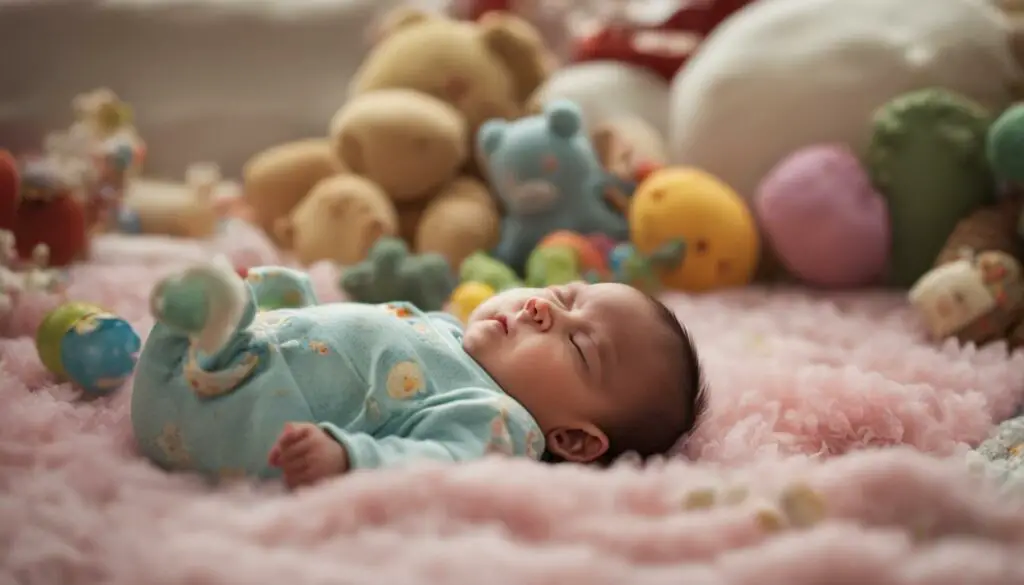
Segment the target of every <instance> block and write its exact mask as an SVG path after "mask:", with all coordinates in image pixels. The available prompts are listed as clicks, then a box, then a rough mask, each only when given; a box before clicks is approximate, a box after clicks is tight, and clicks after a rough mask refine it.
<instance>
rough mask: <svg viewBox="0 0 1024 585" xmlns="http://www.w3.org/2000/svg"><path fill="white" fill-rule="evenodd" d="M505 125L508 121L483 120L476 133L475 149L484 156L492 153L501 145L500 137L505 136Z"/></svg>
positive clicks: (506, 125)
mask: <svg viewBox="0 0 1024 585" xmlns="http://www.w3.org/2000/svg"><path fill="white" fill-rule="evenodd" d="M507 127H508V122H506V121H505V120H499V119H493V120H488V121H486V122H484V123H483V125H482V126H480V130H478V131H477V133H476V146H477V150H479V151H480V153H481V154H482V155H483V156H485V157H488V156H491V155H492V154H494V151H495V150H498V147H499V146H501V139H502V138H504V137H505V129H506V128H507Z"/></svg>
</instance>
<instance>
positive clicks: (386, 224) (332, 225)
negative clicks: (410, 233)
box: [275, 174, 398, 265]
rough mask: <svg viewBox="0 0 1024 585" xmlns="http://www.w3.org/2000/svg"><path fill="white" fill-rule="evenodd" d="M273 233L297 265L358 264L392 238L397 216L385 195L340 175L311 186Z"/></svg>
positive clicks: (370, 185) (360, 180)
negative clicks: (378, 244)
mask: <svg viewBox="0 0 1024 585" xmlns="http://www.w3.org/2000/svg"><path fill="white" fill-rule="evenodd" d="M275 232H276V235H277V237H278V240H280V241H281V242H282V243H283V244H284V246H285V247H286V248H288V249H290V250H291V251H292V252H293V253H294V254H295V258H296V259H297V260H298V261H299V262H301V263H302V264H306V265H308V264H313V263H314V262H318V261H320V260H330V261H332V262H335V263H337V264H342V265H351V264H356V263H358V262H361V261H362V260H363V259H365V258H366V255H367V254H368V253H369V252H370V248H371V247H372V246H373V244H374V243H375V242H376V241H377V240H378V239H379V238H381V237H383V236H394V235H395V234H397V233H398V215H397V213H396V212H395V206H394V204H392V203H391V200H390V199H389V198H388V195H387V193H385V192H384V190H383V189H381V188H380V186H379V185H377V184H376V183H374V182H373V181H370V180H368V179H364V178H362V177H359V176H356V175H351V174H343V175H335V176H333V177H330V178H327V179H324V180H323V181H320V182H319V183H317V184H316V185H315V186H314V187H313V189H312V190H311V191H310V192H309V194H308V195H306V197H305V198H303V200H302V201H301V202H299V204H298V205H296V206H295V208H294V209H292V211H291V213H290V214H289V215H288V216H287V217H284V218H280V219H278V220H277V225H276V227H275Z"/></svg>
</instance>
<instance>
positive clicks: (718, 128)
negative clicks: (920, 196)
mask: <svg viewBox="0 0 1024 585" xmlns="http://www.w3.org/2000/svg"><path fill="white" fill-rule="evenodd" d="M1014 35H1015V33H1014V27H1012V26H1009V25H1008V23H1007V20H1006V17H1005V15H1003V14H1002V13H1000V11H999V10H998V8H996V7H995V6H993V5H992V3H990V2H977V1H975V0H936V1H934V2H929V4H928V13H927V17H923V16H922V13H921V11H920V8H919V7H918V6H917V5H916V4H914V3H909V2H893V1H892V0H858V1H857V2H847V1H846V0H811V1H808V0H771V1H766V2H753V3H751V4H749V5H748V6H746V7H745V8H743V9H742V10H741V11H738V12H736V13H734V14H733V15H732V16H731V17H730V18H729V19H728V20H727V21H726V22H724V23H723V24H722V25H721V26H719V27H718V28H717V29H716V30H715V31H714V33H713V34H712V35H711V36H710V37H708V39H707V41H706V42H705V43H704V44H702V45H701V48H700V50H699V51H698V52H697V54H696V55H695V56H694V57H693V58H692V59H691V60H690V61H689V62H688V63H687V65H686V67H684V68H683V69H682V70H681V71H680V72H679V74H678V75H677V76H676V77H675V79H674V81H673V84H672V88H671V92H672V94H671V105H670V108H669V111H670V112H671V122H670V123H669V124H668V143H669V145H668V148H669V154H670V157H669V160H670V162H672V163H675V164H686V165H689V166H693V167H696V168H699V169H702V170H704V171H706V172H708V173H710V174H712V175H714V176H716V177H718V178H719V179H721V180H722V181H723V182H725V183H726V184H727V185H729V186H730V187H731V188H732V189H734V190H735V191H736V192H737V193H738V194H739V195H740V196H741V197H743V198H744V200H746V201H751V200H752V198H753V197H754V196H755V194H756V192H757V187H758V185H760V184H761V182H762V180H763V179H764V178H765V177H766V176H767V175H768V173H769V172H770V171H771V170H772V169H773V168H775V167H776V165H778V164H779V163H780V162H781V161H782V160H783V159H784V158H786V157H787V156H789V155H791V154H793V153H794V152H796V151H797V150H799V149H801V148H804V147H807V146H809V145H815V144H841V145H844V146H846V147H847V148H849V149H850V150H851V151H853V152H855V153H858V154H861V153H864V152H865V151H866V150H867V148H868V146H869V143H870V142H871V139H872V133H873V129H872V119H873V117H874V115H875V112H876V111H877V110H878V108H880V107H882V106H885V105H886V104H887V103H889V102H891V101H892V100H894V99H895V98H898V97H899V96H901V95H906V94H908V93H909V92H915V91H918V90H921V89H926V88H930V87H935V86H939V87H942V88H944V89H945V90H946V91H947V92H950V93H953V94H957V95H961V96H963V97H964V98H966V99H969V100H972V101H974V102H977V103H978V104H980V105H981V106H982V107H984V108H986V109H988V110H989V111H991V112H999V111H1002V110H1003V109H1005V108H1006V107H1008V106H1009V105H1010V104H1011V103H1012V102H1013V100H1014V94H1015V93H1016V92H1017V91H1018V90H1019V88H1020V87H1021V81H1024V70H1022V68H1021V67H1020V65H1019V63H1018V62H1017V59H1016V57H1015V49H1014V47H1019V46H1020V43H1019V40H1020V39H1019V36H1017V37H1015V36H1014ZM1015 39H1016V40H1015ZM808 71H814V72H817V73H816V74H813V75H808V73H807V72H808ZM737 111H744V112H746V114H747V115H745V117H744V122H743V124H736V112H737ZM943 141H944V142H945V141H946V140H945V139H943ZM935 160H936V161H938V160H942V158H941V157H938V158H936V159H935ZM935 164H940V163H938V162H936V163H935ZM865 166H867V167H870V166H871V165H870V164H867V163H866V162H865ZM957 166H962V163H957ZM944 172H945V171H944ZM876 188H877V189H878V190H879V191H881V192H882V195H884V196H886V198H887V199H888V198H889V197H890V196H889V195H888V194H887V193H885V192H884V191H885V190H884V189H882V188H881V187H880V186H878V185H876ZM946 189H948V188H943V191H941V192H942V193H944V192H945V191H946ZM970 189H971V190H973V189H974V187H971V188H970ZM932 197H934V196H933V195H928V198H929V199H931V198H932ZM890 205H892V204H891V203H890ZM944 205H945V204H943V206H944ZM918 210H919V211H920V212H921V213H930V212H929V211H927V210H925V209H923V208H919V209H918ZM904 215H905V212H904V211H902V210H898V209H890V216H891V221H892V237H893V262H894V263H895V264H896V265H897V266H902V265H903V263H904V262H907V260H905V259H904V257H903V254H904V253H905V252H903V251H899V250H898V249H905V248H906V243H907V242H909V241H910V239H911V238H912V237H913V235H912V234H909V233H907V232H903V231H902V224H903V221H904V219H903V216H904ZM926 217H927V216H922V217H921V219H922V220H924V221H927V219H926ZM936 225H938V224H936ZM950 228H951V226H950V225H945V226H941V228H940V229H939V230H938V231H941V229H944V230H946V234H947V235H948V230H949V229H950ZM940 245H941V244H940ZM920 248H921V249H922V252H921V257H922V258H924V257H926V256H927V254H925V253H924V252H923V250H925V249H930V250H931V253H932V258H931V259H932V260H933V259H934V254H935V253H937V249H936V248H935V247H933V246H931V245H924V244H922V245H921V246H920ZM772 256H773V254H772V251H771V249H770V247H768V246H766V249H765V250H764V253H762V259H764V260H769V259H771V257H772ZM929 262H930V260H928V261H925V260H923V259H922V260H921V264H916V263H915V268H914V269H910V268H909V267H904V268H900V269H897V270H896V271H894V272H897V273H900V274H898V275H897V276H898V278H895V279H894V280H893V282H894V283H896V282H900V283H902V284H903V285H904V286H906V285H909V284H910V283H912V282H913V273H915V272H916V273H917V274H918V275H919V274H920V271H921V269H927V267H928V266H929Z"/></svg>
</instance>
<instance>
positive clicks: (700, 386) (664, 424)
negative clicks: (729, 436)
mask: <svg viewBox="0 0 1024 585" xmlns="http://www.w3.org/2000/svg"><path fill="white" fill-rule="evenodd" d="M648 300H649V301H650V302H651V304H652V305H653V306H654V310H655V312H656V314H657V316H658V318H659V320H660V321H661V323H662V325H663V326H665V327H667V328H668V330H669V331H670V332H671V333H672V338H673V339H674V340H676V341H677V344H676V345H675V350H676V351H678V352H679V353H678V356H679V359H678V360H672V362H673V368H674V371H673V372H672V374H671V375H670V377H669V380H670V381H671V384H672V385H671V387H669V388H666V392H667V396H668V404H666V403H665V402H664V401H658V402H655V403H652V404H650V405H649V406H648V407H647V408H645V409H642V411H641V416H642V418H643V421H642V422H640V424H637V422H638V421H630V424H628V426H627V427H625V428H618V429H616V428H610V429H607V431H606V432H607V433H608V451H607V452H606V453H605V455H604V457H602V461H603V462H611V461H614V460H615V459H616V458H618V457H619V456H620V455H622V454H624V453H629V452H633V453H636V454H637V455H639V456H640V457H641V458H642V459H647V458H648V457H651V456H653V455H662V454H665V453H668V452H669V451H671V449H672V447H674V446H675V445H676V444H677V443H679V442H680V441H682V440H684V439H686V438H688V437H689V436H690V435H691V434H692V433H693V431H694V430H695V429H696V428H697V425H698V424H699V423H700V420H701V419H702V418H703V416H704V413H705V412H706V411H707V409H708V392H707V385H706V382H705V381H704V372H703V370H702V369H701V366H700V359H699V358H698V356H697V349H696V347H695V346H694V343H693V339H692V338H691V337H690V334H689V332H687V331H686V328H685V327H683V324H682V323H681V322H680V321H679V319H678V318H677V317H676V315H675V313H673V312H672V310H671V309H669V308H668V307H667V306H665V304H664V303H662V302H661V301H659V300H658V299H656V298H654V297H648Z"/></svg>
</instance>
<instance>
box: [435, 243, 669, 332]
mask: <svg viewBox="0 0 1024 585" xmlns="http://www.w3.org/2000/svg"><path fill="white" fill-rule="evenodd" d="M684 249H685V247H684V246H683V244H682V242H680V241H678V240H672V241H669V242H666V243H665V244H664V245H662V246H661V247H659V248H658V249H656V250H655V251H654V252H653V253H652V254H651V255H649V256H644V255H642V254H640V253H639V252H637V250H636V248H635V247H634V246H633V244H631V243H629V242H615V241H614V240H612V239H610V238H608V237H606V236H602V235H588V236H584V235H582V234H579V233H576V232H570V231H564V230H563V231H557V232H555V233H553V234H550V235H548V236H547V237H545V238H544V239H543V240H542V241H541V243H540V244H539V245H538V246H537V248H536V249H535V250H534V251H533V253H532V254H531V255H530V260H529V261H528V262H527V269H526V278H525V280H521V279H520V278H519V276H518V275H517V274H516V272H515V271H514V270H512V268H510V267H509V266H508V265H506V264H505V263H503V262H501V261H500V260H498V259H496V258H494V257H492V256H489V255H488V254H486V253H484V252H477V253H475V254H473V255H471V256H470V257H469V258H466V260H465V261H464V262H463V263H462V266H461V268H460V270H459V281H460V284H459V285H458V286H457V287H456V288H455V290H454V291H453V292H452V294H451V297H450V298H449V300H448V310H449V311H450V312H451V313H452V314H453V315H455V316H456V317H458V318H459V319H461V320H462V321H466V320H467V319H468V318H469V316H470V314H472V312H473V311H474V310H476V308H477V307H478V306H480V304H481V303H483V302H484V301H486V300H487V299H489V298H491V297H492V296H494V295H495V294H497V293H499V292H501V291H504V290H507V289H510V288H516V287H521V286H530V287H545V286H553V285H559V284H565V283H568V282H574V281H578V280H582V281H586V282H590V283H598V282H621V283H623V284H628V285H630V286H633V287H635V288H638V289H640V290H643V291H644V292H647V293H648V294H655V293H657V292H659V291H660V290H661V288H662V286H661V282H660V278H659V275H660V274H662V273H666V272H670V271H672V270H674V269H675V268H676V267H677V266H678V265H679V264H680V263H681V262H682V259H683V257H684Z"/></svg>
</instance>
